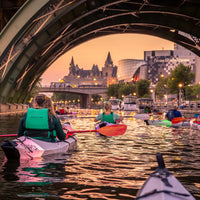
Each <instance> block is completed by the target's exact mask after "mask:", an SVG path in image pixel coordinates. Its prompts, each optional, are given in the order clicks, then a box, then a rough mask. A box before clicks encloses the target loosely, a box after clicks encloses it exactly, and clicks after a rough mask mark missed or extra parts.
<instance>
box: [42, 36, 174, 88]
mask: <svg viewBox="0 0 200 200" xmlns="http://www.w3.org/2000/svg"><path fill="white" fill-rule="evenodd" d="M151 50H174V43H173V42H171V41H168V40H165V39H161V38H158V37H154V36H150V35H142V34H115V35H109V36H103V37H99V38H96V39H92V40H90V41H88V42H85V43H82V44H81V45H79V46H76V47H74V48H73V49H71V50H70V51H68V52H67V53H65V54H64V55H62V56H61V57H60V58H58V59H57V60H56V61H55V62H54V63H53V64H52V65H51V66H50V67H49V68H48V69H47V70H46V71H45V72H44V74H43V75H42V77H41V78H42V85H43V86H49V85H50V83H51V82H58V81H59V79H62V78H63V77H64V76H67V75H68V73H69V64H70V62H71V59H72V56H73V58H74V63H75V65H76V64H78V66H79V68H83V69H91V68H92V66H93V64H95V65H98V67H99V69H100V70H101V69H102V67H103V66H104V63H105V61H106V58H107V55H108V52H110V54H111V58H112V60H113V64H114V65H117V64H118V61H119V60H121V59H144V51H151Z"/></svg>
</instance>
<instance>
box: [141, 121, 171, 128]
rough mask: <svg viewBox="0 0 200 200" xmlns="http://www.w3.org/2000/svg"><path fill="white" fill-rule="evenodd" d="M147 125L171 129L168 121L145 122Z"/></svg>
mask: <svg viewBox="0 0 200 200" xmlns="http://www.w3.org/2000/svg"><path fill="white" fill-rule="evenodd" d="M145 122H146V124H147V125H154V126H167V127H171V126H172V123H171V121H169V120H167V119H166V120H145Z"/></svg>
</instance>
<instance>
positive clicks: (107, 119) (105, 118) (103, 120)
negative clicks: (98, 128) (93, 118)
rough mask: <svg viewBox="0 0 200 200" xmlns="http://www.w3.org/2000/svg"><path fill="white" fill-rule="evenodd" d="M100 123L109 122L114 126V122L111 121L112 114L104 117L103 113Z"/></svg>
mask: <svg viewBox="0 0 200 200" xmlns="http://www.w3.org/2000/svg"><path fill="white" fill-rule="evenodd" d="M102 122H109V123H112V124H116V122H115V121H114V119H113V112H111V113H110V114H109V115H105V113H103V115H102Z"/></svg>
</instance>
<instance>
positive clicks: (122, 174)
mask: <svg viewBox="0 0 200 200" xmlns="http://www.w3.org/2000/svg"><path fill="white" fill-rule="evenodd" d="M98 112H99V111H96V110H87V111H86V112H84V111H81V114H80V115H78V116H77V117H73V118H69V119H62V123H63V122H66V121H69V122H70V123H71V125H72V127H73V128H74V130H91V129H94V125H95V123H94V117H95V116H96V115H97V114H98ZM121 114H122V115H124V116H125V118H124V124H126V125H127V127H128V128H127V131H126V133H125V134H124V135H121V136H115V137H109V138H105V137H97V136H96V134H95V133H90V132H88V133H78V134H77V137H78V149H77V151H76V152H74V153H73V154H71V155H60V156H57V157H49V158H48V159H42V158H40V159H34V160H30V161H22V162H20V163H18V162H16V161H15V162H7V161H6V159H5V157H4V153H3V151H2V150H0V199H2V200H5V199H38V200H43V199H51V200H52V199H71V200H72V199H76V200H78V199H83V200H86V199H89V200H90V199H97V200H103V199H106V200H116V199H124V200H129V199H135V197H136V193H137V191H138V189H139V188H140V187H141V186H142V184H143V183H144V182H145V180H146V179H147V178H148V176H149V174H150V173H152V172H153V171H154V170H155V169H156V168H157V163H156V157H155V155H156V153H157V152H160V153H162V154H163V157H164V160H165V165H166V167H167V168H168V170H169V171H170V172H171V173H172V174H174V175H175V177H176V178H177V179H178V180H179V181H180V182H181V183H182V184H183V185H184V186H185V187H186V188H187V190H188V191H189V192H191V193H192V194H193V196H194V197H195V198H196V199H197V200H200V132H199V131H196V130H190V129H189V128H184V129H183V128H178V129H175V128H170V127H164V126H162V127H161V126H147V125H146V124H145V123H144V121H142V120H136V119H134V118H133V117H132V115H133V113H130V112H121ZM20 118H21V116H20V115H15V116H0V126H1V130H0V134H13V133H17V128H18V124H19V120H20ZM7 139H10V140H11V139H13V138H11V137H10V138H0V143H2V142H3V141H4V140H7Z"/></svg>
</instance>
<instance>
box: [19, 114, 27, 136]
mask: <svg viewBox="0 0 200 200" xmlns="http://www.w3.org/2000/svg"><path fill="white" fill-rule="evenodd" d="M26 115H27V114H24V116H23V117H22V118H21V120H20V122H19V127H18V133H17V136H18V137H20V136H23V135H24V131H25V123H26Z"/></svg>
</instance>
